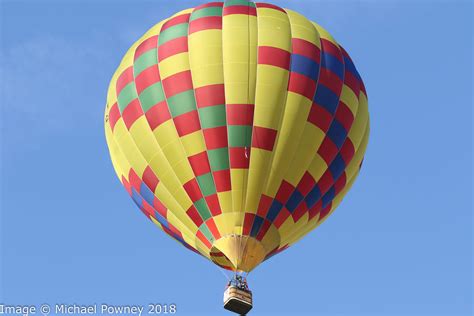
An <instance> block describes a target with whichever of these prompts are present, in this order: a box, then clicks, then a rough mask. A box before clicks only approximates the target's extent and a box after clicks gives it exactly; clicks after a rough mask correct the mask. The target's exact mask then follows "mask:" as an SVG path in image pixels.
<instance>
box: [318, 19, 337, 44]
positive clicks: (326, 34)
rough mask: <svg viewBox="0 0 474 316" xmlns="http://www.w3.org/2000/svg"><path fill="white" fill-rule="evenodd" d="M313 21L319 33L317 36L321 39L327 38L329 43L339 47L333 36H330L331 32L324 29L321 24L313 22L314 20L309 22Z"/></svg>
mask: <svg viewBox="0 0 474 316" xmlns="http://www.w3.org/2000/svg"><path fill="white" fill-rule="evenodd" d="M311 23H313V25H314V27H315V28H316V30H317V31H318V33H319V37H320V38H321V39H325V40H328V41H330V42H331V43H333V44H334V45H336V47H339V44H338V43H337V42H336V40H335V39H334V37H332V35H331V34H329V32H328V31H326V29H324V28H323V27H322V26H321V25H319V24H317V23H315V22H311Z"/></svg>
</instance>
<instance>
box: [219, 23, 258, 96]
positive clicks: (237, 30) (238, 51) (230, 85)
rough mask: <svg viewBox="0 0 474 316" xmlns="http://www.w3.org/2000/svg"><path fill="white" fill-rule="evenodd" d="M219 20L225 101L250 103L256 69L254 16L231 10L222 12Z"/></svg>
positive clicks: (253, 94) (255, 26)
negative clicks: (230, 11)
mask: <svg viewBox="0 0 474 316" xmlns="http://www.w3.org/2000/svg"><path fill="white" fill-rule="evenodd" d="M222 20H223V21H222V24H223V31H222V57H223V66H224V82H225V96H226V102H227V104H248V103H253V102H254V100H255V80H256V72H257V18H256V17H254V16H247V15H242V14H233V15H226V16H224V17H223V19H222Z"/></svg>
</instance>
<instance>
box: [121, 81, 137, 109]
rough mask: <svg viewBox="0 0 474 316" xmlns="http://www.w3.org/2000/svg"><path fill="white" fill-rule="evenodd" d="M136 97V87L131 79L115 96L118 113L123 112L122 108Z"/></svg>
mask: <svg viewBox="0 0 474 316" xmlns="http://www.w3.org/2000/svg"><path fill="white" fill-rule="evenodd" d="M136 98H138V96H137V89H136V87H135V83H134V82H133V81H132V82H130V83H129V84H127V85H126V86H125V87H124V88H123V89H122V91H120V94H119V96H118V98H117V102H118V107H119V109H120V113H123V110H125V108H126V107H127V105H129V104H130V102H132V101H133V100H135V99H136Z"/></svg>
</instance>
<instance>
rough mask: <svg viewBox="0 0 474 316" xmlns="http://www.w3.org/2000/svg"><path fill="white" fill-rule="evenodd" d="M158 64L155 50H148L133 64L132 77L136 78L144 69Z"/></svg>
mask: <svg viewBox="0 0 474 316" xmlns="http://www.w3.org/2000/svg"><path fill="white" fill-rule="evenodd" d="M156 64H158V56H157V55H156V48H154V49H150V50H149V51H147V52H146V53H143V54H142V55H140V57H138V58H137V59H136V60H135V61H134V62H133V76H134V77H135V78H136V77H138V75H139V74H140V73H141V72H142V71H143V70H145V69H147V68H148V67H150V66H153V65H156ZM157 71H158V68H157Z"/></svg>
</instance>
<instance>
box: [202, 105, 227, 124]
mask: <svg viewBox="0 0 474 316" xmlns="http://www.w3.org/2000/svg"><path fill="white" fill-rule="evenodd" d="M199 120H200V121H201V127H202V128H211V127H218V126H225V125H226V116H225V105H224V104H221V105H215V106H206V107H204V108H200V109H199Z"/></svg>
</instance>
